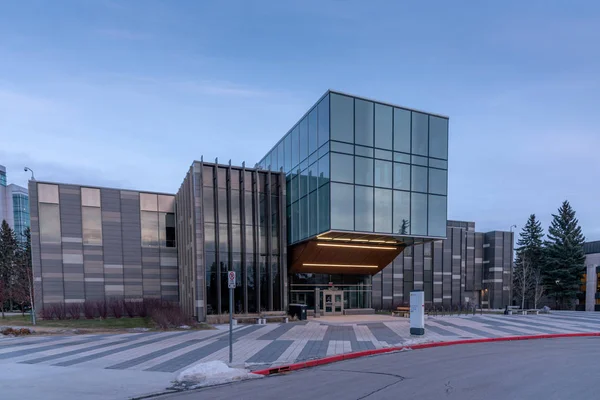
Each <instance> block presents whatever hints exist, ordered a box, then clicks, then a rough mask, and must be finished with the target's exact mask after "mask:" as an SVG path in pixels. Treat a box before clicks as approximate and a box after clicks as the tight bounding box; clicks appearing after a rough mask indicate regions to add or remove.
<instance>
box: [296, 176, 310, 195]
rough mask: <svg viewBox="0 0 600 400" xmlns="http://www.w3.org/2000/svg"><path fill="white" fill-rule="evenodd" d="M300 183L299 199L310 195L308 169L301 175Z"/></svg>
mask: <svg viewBox="0 0 600 400" xmlns="http://www.w3.org/2000/svg"><path fill="white" fill-rule="evenodd" d="M298 181H299V182H298V183H299V184H300V188H299V197H304V196H306V195H307V194H308V169H305V170H304V171H302V172H301V173H300V176H299V177H298Z"/></svg>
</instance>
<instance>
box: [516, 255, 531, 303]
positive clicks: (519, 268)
mask: <svg viewBox="0 0 600 400" xmlns="http://www.w3.org/2000/svg"><path fill="white" fill-rule="evenodd" d="M533 276H534V270H533V267H532V265H531V263H530V262H528V261H527V260H526V259H521V260H520V262H519V263H518V264H517V265H516V266H515V269H514V272H513V288H514V296H515V298H516V299H518V300H519V301H520V303H521V308H522V309H523V308H525V300H526V299H527V298H529V297H531V290H532V289H533Z"/></svg>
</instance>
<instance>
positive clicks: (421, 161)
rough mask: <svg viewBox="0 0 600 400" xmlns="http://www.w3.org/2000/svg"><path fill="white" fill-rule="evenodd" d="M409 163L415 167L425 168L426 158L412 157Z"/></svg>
mask: <svg viewBox="0 0 600 400" xmlns="http://www.w3.org/2000/svg"><path fill="white" fill-rule="evenodd" d="M411 163H412V164H415V165H423V166H425V167H426V166H427V157H421V156H412V157H411Z"/></svg>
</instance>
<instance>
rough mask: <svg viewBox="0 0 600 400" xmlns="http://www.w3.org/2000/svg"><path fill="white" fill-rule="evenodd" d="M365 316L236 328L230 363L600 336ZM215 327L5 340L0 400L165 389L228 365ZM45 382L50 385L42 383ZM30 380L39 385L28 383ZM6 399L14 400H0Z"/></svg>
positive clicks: (588, 318) (550, 323) (572, 317)
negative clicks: (418, 326)
mask: <svg viewBox="0 0 600 400" xmlns="http://www.w3.org/2000/svg"><path fill="white" fill-rule="evenodd" d="M367 317H368V318H365V319H364V320H362V321H361V320H358V319H356V317H354V316H352V318H353V319H346V320H343V318H338V319H335V320H329V319H314V320H310V321H302V322H294V323H288V324H268V325H240V326H238V327H236V328H235V331H234V364H238V365H246V366H247V367H249V368H250V369H264V368H267V367H272V366H278V365H284V364H290V363H294V362H299V361H304V360H310V359H316V358H323V357H326V356H331V355H337V354H343V353H349V352H355V351H360V350H371V349H378V348H385V347H391V346H401V345H406V344H414V343H419V342H439V341H453V340H461V339H478V338H494V337H506V336H515V335H539V334H546V333H577V332H599V331H600V313H597V314H596V313H577V312H558V313H553V314H550V315H531V316H516V315H515V316H504V315H476V316H472V315H471V316H460V317H457V316H454V317H448V316H444V317H429V318H427V319H426V323H425V327H426V333H425V335H424V336H423V337H418V338H415V337H411V336H410V334H409V321H408V320H407V319H404V318H397V317H396V318H390V319H387V318H386V316H382V317H383V318H385V319H383V318H382V317H380V316H367ZM375 317H377V318H375ZM219 328H221V329H216V330H207V331H177V332H146V333H128V334H122V335H110V334H101V335H71V336H33V337H20V338H3V339H0V368H2V370H3V371H5V372H3V374H0V387H2V389H3V394H4V393H9V392H8V388H11V389H10V390H12V391H11V392H10V393H11V395H15V396H17V395H18V397H16V398H19V399H22V398H27V399H36V398H43V399H47V398H49V397H47V396H48V395H49V393H55V390H58V389H60V390H62V391H63V392H66V393H69V396H72V397H68V396H66V394H65V395H63V396H62V397H60V398H77V399H88V398H90V399H92V398H94V397H93V396H94V393H95V389H94V388H97V389H102V390H103V392H102V393H103V394H104V395H105V397H103V398H123V399H124V398H129V397H131V396H132V395H133V394H142V393H147V392H152V391H155V390H158V389H161V388H166V387H168V386H170V384H169V382H170V381H171V380H172V379H174V378H175V376H176V374H177V373H178V372H179V371H181V370H182V369H185V368H186V367H188V366H190V365H192V364H195V363H198V362H205V361H211V360H222V361H227V360H228V353H229V349H228V331H227V329H226V328H227V327H225V326H222V327H219ZM46 376H49V377H50V378H48V379H44V377H46ZM36 377H38V378H39V379H37V378H36ZM80 379H81V380H82V381H85V382H88V380H89V382H88V384H87V385H86V388H82V387H81V385H80V384H78V383H77V382H78V380H80ZM32 380H33V381H36V380H37V382H35V383H34V384H32V383H30V381H32ZM59 383H60V384H59ZM95 385H96V386H95ZM5 388H7V389H6V390H7V391H6V392H5V391H4V390H5ZM87 388H90V389H89V390H88V389H87ZM146 389H147V390H146ZM108 393H111V395H110V396H108V395H107V394H108ZM113 395H114V397H113ZM5 398H11V397H4V396H2V399H3V400H4V399H5Z"/></svg>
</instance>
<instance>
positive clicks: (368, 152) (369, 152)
mask: <svg viewBox="0 0 600 400" xmlns="http://www.w3.org/2000/svg"><path fill="white" fill-rule="evenodd" d="M354 154H356V155H357V156H363V157H369V158H373V149H372V148H371V147H363V146H354Z"/></svg>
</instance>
